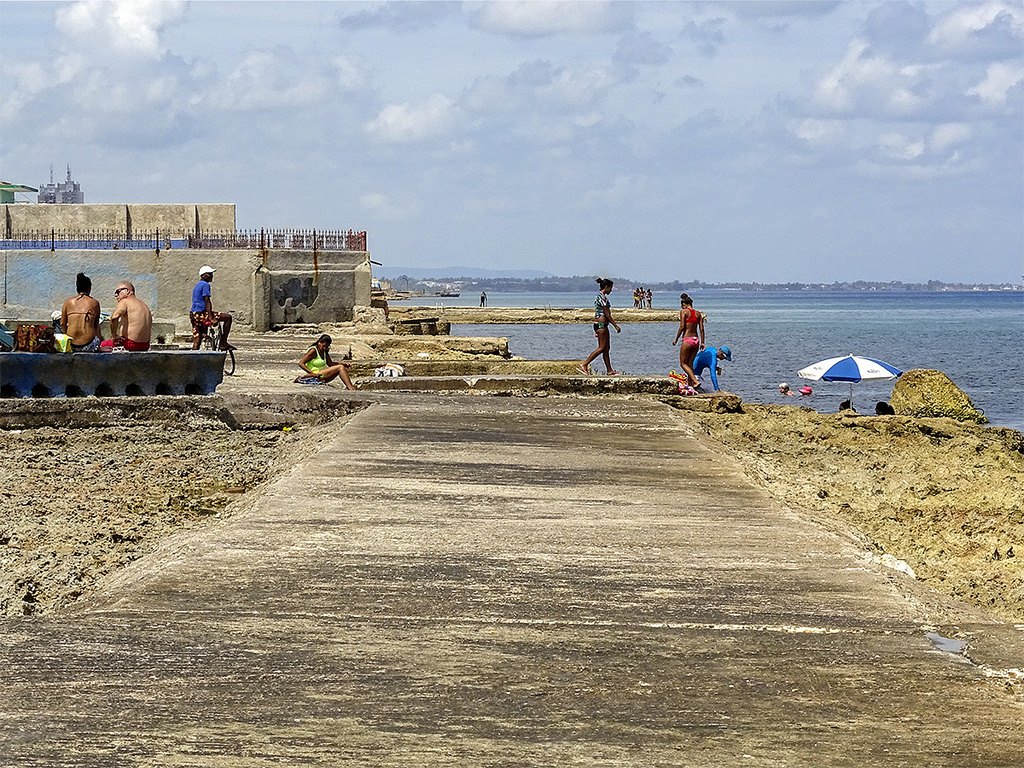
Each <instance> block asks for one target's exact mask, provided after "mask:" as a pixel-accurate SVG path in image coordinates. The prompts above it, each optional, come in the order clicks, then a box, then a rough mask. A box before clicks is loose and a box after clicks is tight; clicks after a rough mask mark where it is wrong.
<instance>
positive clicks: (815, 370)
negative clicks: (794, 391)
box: [796, 355, 903, 407]
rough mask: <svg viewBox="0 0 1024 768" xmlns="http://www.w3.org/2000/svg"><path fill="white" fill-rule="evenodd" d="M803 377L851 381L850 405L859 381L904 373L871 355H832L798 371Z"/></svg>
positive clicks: (889, 378)
mask: <svg viewBox="0 0 1024 768" xmlns="http://www.w3.org/2000/svg"><path fill="white" fill-rule="evenodd" d="M796 375H797V376H799V377H800V378H801V379H812V380H813V381H848V382H850V406H851V407H852V406H853V385H854V384H856V383H857V382H858V381H891V380H892V379H898V378H899V377H900V376H902V375H903V371H901V370H900V369H899V368H893V367H892V366H891V365H889V364H888V363H883V362H882V361H881V360H873V359H872V358H870V357H857V356H856V355H847V356H846V357H830V358H829V359H828V360H822V361H821V362H818V363H815V364H814V365H809V366H807V367H806V368H803V369H802V370H799V371H797V372H796Z"/></svg>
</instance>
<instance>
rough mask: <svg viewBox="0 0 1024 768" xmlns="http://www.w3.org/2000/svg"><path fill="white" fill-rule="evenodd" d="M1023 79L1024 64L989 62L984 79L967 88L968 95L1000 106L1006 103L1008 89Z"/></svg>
mask: <svg viewBox="0 0 1024 768" xmlns="http://www.w3.org/2000/svg"><path fill="white" fill-rule="evenodd" d="M1022 80H1024V64H1022V63H1021V62H1019V61H1018V62H1003V61H997V62H995V63H993V64H989V66H988V69H987V70H986V72H985V79H984V80H982V81H981V82H980V83H978V84H977V85H976V86H974V87H973V88H969V89H968V90H967V95H968V96H977V97H978V98H979V99H981V101H983V102H984V103H985V104H989V105H993V106H1002V105H1005V104H1006V103H1007V99H1008V95H1009V92H1010V89H1012V88H1014V87H1016V86H1017V85H1019V84H1020V82H1021V81H1022Z"/></svg>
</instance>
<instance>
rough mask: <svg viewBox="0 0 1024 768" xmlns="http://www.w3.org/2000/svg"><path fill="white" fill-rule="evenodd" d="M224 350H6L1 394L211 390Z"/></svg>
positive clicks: (0, 366) (1, 358) (1, 359)
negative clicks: (29, 351)
mask: <svg viewBox="0 0 1024 768" xmlns="http://www.w3.org/2000/svg"><path fill="white" fill-rule="evenodd" d="M223 379H224V353H223V352H198V351H197V352H192V351H188V352H170V351H167V352H110V353H103V352H98V353H94V354H90V353H84V352H78V353H65V354H34V353H27V352H0V397H34V398H48V397H86V396H89V395H96V396H99V397H114V396H124V395H127V396H133V395H209V394H213V392H215V391H216V389H217V386H218V385H219V384H220V383H221V381H222V380H223Z"/></svg>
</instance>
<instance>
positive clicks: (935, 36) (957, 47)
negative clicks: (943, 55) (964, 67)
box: [928, 0, 1024, 54]
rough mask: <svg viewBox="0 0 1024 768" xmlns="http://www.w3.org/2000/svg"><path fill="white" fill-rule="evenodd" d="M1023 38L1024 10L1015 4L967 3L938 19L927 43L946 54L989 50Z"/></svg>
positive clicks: (998, 1) (999, 1) (998, 0)
mask: <svg viewBox="0 0 1024 768" xmlns="http://www.w3.org/2000/svg"><path fill="white" fill-rule="evenodd" d="M1022 38H1024V7H1022V6H1021V5H1020V4H1018V3H1008V2H1002V1H1001V0H995V2H983V3H968V4H964V5H960V6H957V7H956V8H954V9H953V10H951V11H949V12H948V13H947V14H946V15H945V16H943V17H941V18H940V19H939V20H938V21H937V22H936V24H935V26H934V27H933V28H932V30H931V32H930V33H929V35H928V42H930V43H931V44H933V45H934V46H936V47H937V48H939V49H940V50H944V51H946V52H947V54H952V53H956V52H965V51H966V52H970V51H974V50H976V49H978V48H979V47H981V48H990V49H991V48H993V47H996V46H998V47H1000V48H1002V47H1003V46H1005V45H1007V44H1010V45H1012V44H1013V43H1012V41H1014V40H1015V41H1016V45H1017V47H1018V51H1019V46H1020V44H1021V40H1022Z"/></svg>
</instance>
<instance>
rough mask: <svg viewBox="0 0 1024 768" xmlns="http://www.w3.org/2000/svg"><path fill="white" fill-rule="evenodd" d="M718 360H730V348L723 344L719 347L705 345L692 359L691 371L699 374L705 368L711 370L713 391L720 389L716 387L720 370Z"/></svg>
mask: <svg viewBox="0 0 1024 768" xmlns="http://www.w3.org/2000/svg"><path fill="white" fill-rule="evenodd" d="M719 360H728V361H729V362H732V350H731V349H729V348H728V347H727V346H725V345H724V344H723V345H722V346H720V347H705V348H704V349H702V350H701V351H700V352H698V353H697V356H696V357H695V358H694V359H693V372H694V373H695V374H697V375H698V376H700V375H701V373H703V372H704V369H705V368H706V369H708V370H709V371H710V372H711V386H712V387H714V389H715V392H719V391H720V390H719V388H718V374H719V373H721V372H722V369H721V368H719V367H718V361H719Z"/></svg>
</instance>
